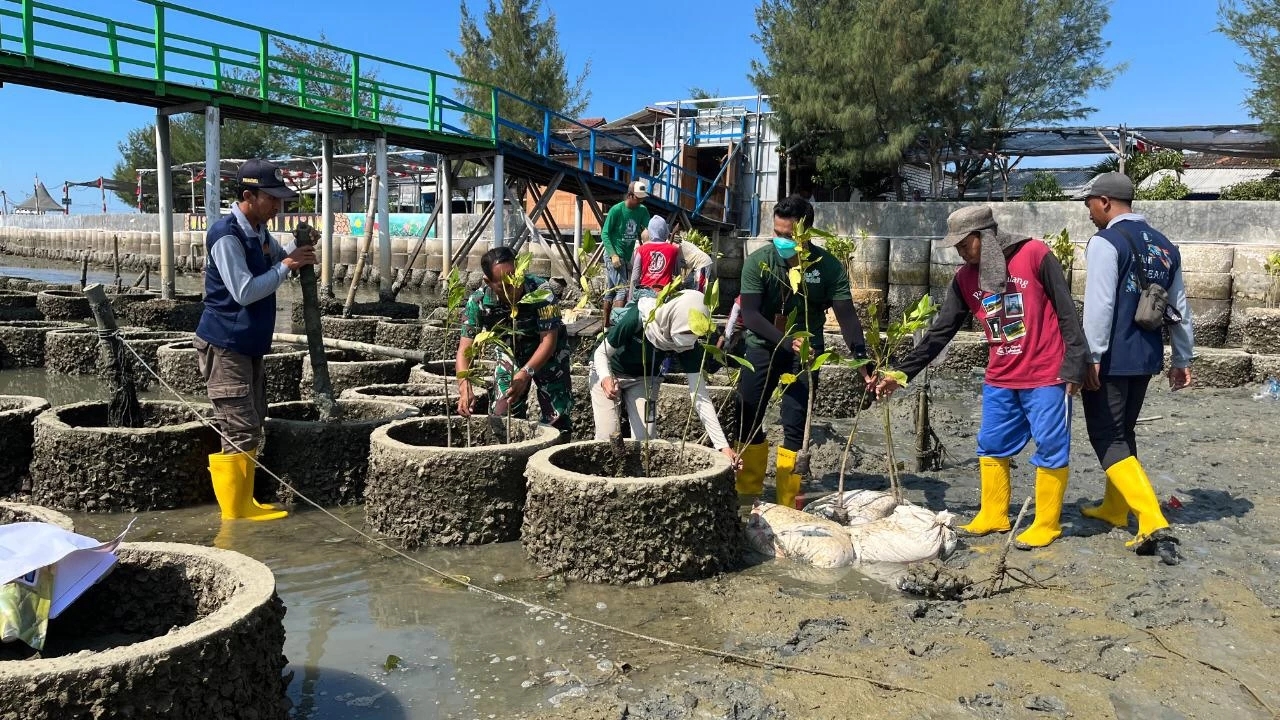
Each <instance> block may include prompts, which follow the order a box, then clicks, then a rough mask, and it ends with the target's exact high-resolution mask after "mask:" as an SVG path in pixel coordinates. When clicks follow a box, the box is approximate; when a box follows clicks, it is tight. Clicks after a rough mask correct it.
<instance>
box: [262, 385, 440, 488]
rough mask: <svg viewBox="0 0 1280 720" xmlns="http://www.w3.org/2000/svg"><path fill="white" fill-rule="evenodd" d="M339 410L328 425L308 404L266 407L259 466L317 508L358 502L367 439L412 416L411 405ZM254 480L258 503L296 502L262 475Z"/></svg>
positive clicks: (351, 405)
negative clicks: (390, 423) (264, 436)
mask: <svg viewBox="0 0 1280 720" xmlns="http://www.w3.org/2000/svg"><path fill="white" fill-rule="evenodd" d="M339 407H341V408H342V413H343V414H342V418H341V419H339V420H332V421H329V422H322V421H321V420H320V410H319V408H317V407H316V405H315V403H313V402H311V401H308V400H302V401H297V402H285V403H276V404H274V405H271V406H269V407H268V408H267V421H266V442H265V443H264V445H263V448H262V452H261V454H260V460H261V461H262V464H263V465H265V466H266V467H269V468H271V469H272V470H273V471H274V472H275V473H276V474H278V475H279V476H280V477H281V478H283V479H284V481H285V482H287V483H289V484H290V485H292V486H293V487H294V488H296V489H297V490H298V492H300V493H302V494H303V495H306V496H307V497H308V498H310V499H311V500H313V501H314V502H316V503H318V504H320V505H345V504H350V503H355V502H361V501H363V500H364V484H365V475H366V473H367V471H368V468H369V436H370V435H371V434H373V431H374V430H376V429H377V428H378V427H380V426H382V425H386V424H387V423H389V422H393V421H395V420H403V419H404V418H407V417H413V416H415V415H417V414H418V411H417V409H415V408H414V407H413V406H411V405H407V404H404V403H391V402H377V401H372V400H367V401H366V400H343V401H342V402H341V403H339ZM256 480H257V487H256V492H255V495H257V496H258V499H259V500H272V501H275V500H278V501H282V502H294V501H296V500H297V498H295V497H294V493H293V492H291V491H290V490H289V489H288V488H286V487H283V486H280V485H279V484H278V483H277V482H276V481H275V479H274V478H272V477H271V476H269V475H267V474H266V473H262V472H259V473H258V474H257V477H256Z"/></svg>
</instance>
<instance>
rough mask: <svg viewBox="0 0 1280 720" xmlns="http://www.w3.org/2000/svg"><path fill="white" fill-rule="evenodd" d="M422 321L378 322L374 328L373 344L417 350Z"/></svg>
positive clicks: (419, 344)
mask: <svg viewBox="0 0 1280 720" xmlns="http://www.w3.org/2000/svg"><path fill="white" fill-rule="evenodd" d="M424 326H425V323H424V322H423V321H422V320H392V319H390V318H386V319H383V320H380V321H378V325H377V327H375V328H374V333H373V343H374V344H375V345H385V346H387V347H395V348H403V349H405V350H417V349H419V347H420V346H421V345H422V328H423V327H424Z"/></svg>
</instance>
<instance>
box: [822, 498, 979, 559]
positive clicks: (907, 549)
mask: <svg viewBox="0 0 1280 720" xmlns="http://www.w3.org/2000/svg"><path fill="white" fill-rule="evenodd" d="M954 520H955V516H954V515H952V514H951V513H949V512H947V511H946V510H943V511H942V512H934V511H932V510H930V509H928V508H922V507H917V506H915V505H899V506H898V507H896V508H894V510H893V514H891V515H890V516H889V517H886V518H883V519H880V520H873V521H871V522H866V523H854V524H852V525H850V526H849V527H848V528H845V531H846V532H847V533H848V534H849V540H850V542H851V543H852V544H853V550H854V553H855V554H856V555H857V558H858V561H859V562H864V563H866V562H893V563H913V562H923V561H925V560H934V559H937V558H940V557H946V556H947V555H950V554H951V552H952V551H953V550H955V548H956V532H955V530H952V529H951V523H952V522H953V521H954Z"/></svg>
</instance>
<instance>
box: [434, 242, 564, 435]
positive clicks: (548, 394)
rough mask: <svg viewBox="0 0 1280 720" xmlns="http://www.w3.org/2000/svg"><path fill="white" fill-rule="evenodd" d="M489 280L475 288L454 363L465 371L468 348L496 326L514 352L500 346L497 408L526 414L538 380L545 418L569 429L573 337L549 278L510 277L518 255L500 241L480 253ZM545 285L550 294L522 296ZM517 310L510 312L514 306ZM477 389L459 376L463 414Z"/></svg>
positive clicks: (498, 411) (520, 415) (466, 413)
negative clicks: (539, 297)
mask: <svg viewBox="0 0 1280 720" xmlns="http://www.w3.org/2000/svg"><path fill="white" fill-rule="evenodd" d="M480 269H481V270H482V271H483V272H484V282H485V286H484V287H482V288H480V289H479V290H476V291H475V292H474V293H472V295H471V297H470V298H469V299H468V300H467V308H466V310H465V314H464V315H463V319H462V339H461V341H460V342H459V343H458V355H457V357H456V359H455V369H456V370H457V372H458V374H459V375H460V376H461V375H462V373H464V372H466V371H467V370H468V369H470V367H471V362H470V359H469V358H468V357H467V355H468V353H467V351H468V349H470V348H471V345H472V344H473V343H474V341H475V339H476V337H477V336H478V335H479V334H480V333H481V332H482V331H486V330H487V331H490V332H494V333H496V334H497V335H498V336H499V339H500V340H501V341H502V342H503V343H505V344H506V345H507V346H508V347H509V348H510V349H511V352H512V353H513V354H514V355H515V357H511V356H510V355H508V354H507V353H506V352H505V350H504V349H502V348H499V349H497V350H496V351H495V353H494V355H495V358H494V359H495V360H496V361H497V366H496V368H495V369H494V387H495V390H496V392H495V393H494V395H493V397H494V398H496V400H497V402H496V405H495V409H494V413H495V414H497V415H505V414H506V413H507V410H506V405H507V404H508V403H509V404H510V413H511V415H512V416H514V417H518V418H523V417H525V415H526V413H527V412H528V409H527V408H528V394H529V384H530V382H533V383H536V384H537V386H538V405H539V407H540V408H541V411H542V418H541V419H542V422H544V423H546V424H548V425H551V426H552V427H555V428H556V429H558V430H561V431H563V432H566V433H567V432H569V430H570V424H569V423H570V417H569V416H570V413H571V411H572V410H573V386H572V380H571V379H570V377H569V342H568V333H567V332H566V330H565V327H564V322H563V321H562V320H561V319H560V308H559V307H558V306H557V305H556V297H555V294H554V293H551V291H550V284H549V283H547V282H546V281H544V280H543V279H542V278H540V277H537V276H535V275H525V277H524V281H523V282H519V283H515V282H513V279H509V278H510V276H511V275H512V274H514V273H515V271H516V256H515V253H513V252H512V251H511V248H508V247H496V248H493V249H491V250H489V251H488V252H486V253H485V254H484V256H483V257H481V258H480ZM544 289H546V290H547V292H548V293H550V294H549V295H548V297H546V298H544V299H542V300H539V301H537V302H524V303H522V302H520V300H521V299H522V298H524V297H525V296H526V295H532V294H533V293H535V292H540V291H542V290H544ZM512 307H515V308H516V316H515V319H514V320H513V319H512V317H511V308H512ZM474 400H475V394H474V392H473V390H472V387H471V381H470V380H469V379H467V378H465V377H463V378H462V379H460V380H458V414H460V415H462V416H464V417H466V416H469V415H471V407H472V404H473V403H474Z"/></svg>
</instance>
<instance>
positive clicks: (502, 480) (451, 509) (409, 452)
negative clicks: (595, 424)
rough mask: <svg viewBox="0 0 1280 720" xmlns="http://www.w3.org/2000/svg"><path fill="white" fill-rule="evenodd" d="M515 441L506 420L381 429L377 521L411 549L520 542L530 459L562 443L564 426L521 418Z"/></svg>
mask: <svg viewBox="0 0 1280 720" xmlns="http://www.w3.org/2000/svg"><path fill="white" fill-rule="evenodd" d="M468 424H469V426H470V428H469V429H470V442H471V446H470V447H467V446H465V443H466V441H467V439H468ZM446 427H447V428H449V429H450V430H451V431H452V441H453V445H452V446H447V445H446V441H447V436H446V434H445V430H446ZM507 439H508V436H507V424H506V422H505V421H503V420H502V419H501V418H491V417H485V416H478V417H472V418H470V420H469V422H468V420H466V419H464V418H460V417H452V418H444V417H428V418H413V419H409V420H401V421H399V422H395V423H391V424H389V425H384V426H382V427H380V428H378V429H377V430H375V431H374V433H373V436H372V437H371V438H370V441H369V444H370V447H369V477H368V480H367V482H366V484H365V492H364V495H365V517H366V519H367V521H368V523H369V525H370V526H371V527H372V528H373V529H374V530H376V531H378V532H380V533H383V534H384V535H388V536H390V537H393V538H396V539H397V540H400V541H401V542H403V543H404V544H405V545H406V546H408V547H417V546H418V545H479V544H483V543H491V542H506V541H509V540H515V539H516V538H517V537H519V536H520V524H521V521H522V518H523V512H524V502H525V479H524V473H525V464H526V463H527V462H528V460H529V457H530V456H532V455H533V454H534V453H536V452H538V451H539V450H542V449H543V448H547V447H550V446H552V445H554V444H556V443H558V442H560V431H559V430H556V429H555V428H553V427H551V426H550V425H539V424H537V423H533V422H529V421H524V420H513V421H512V422H511V435H510V439H511V442H504V441H505V440H507Z"/></svg>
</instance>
